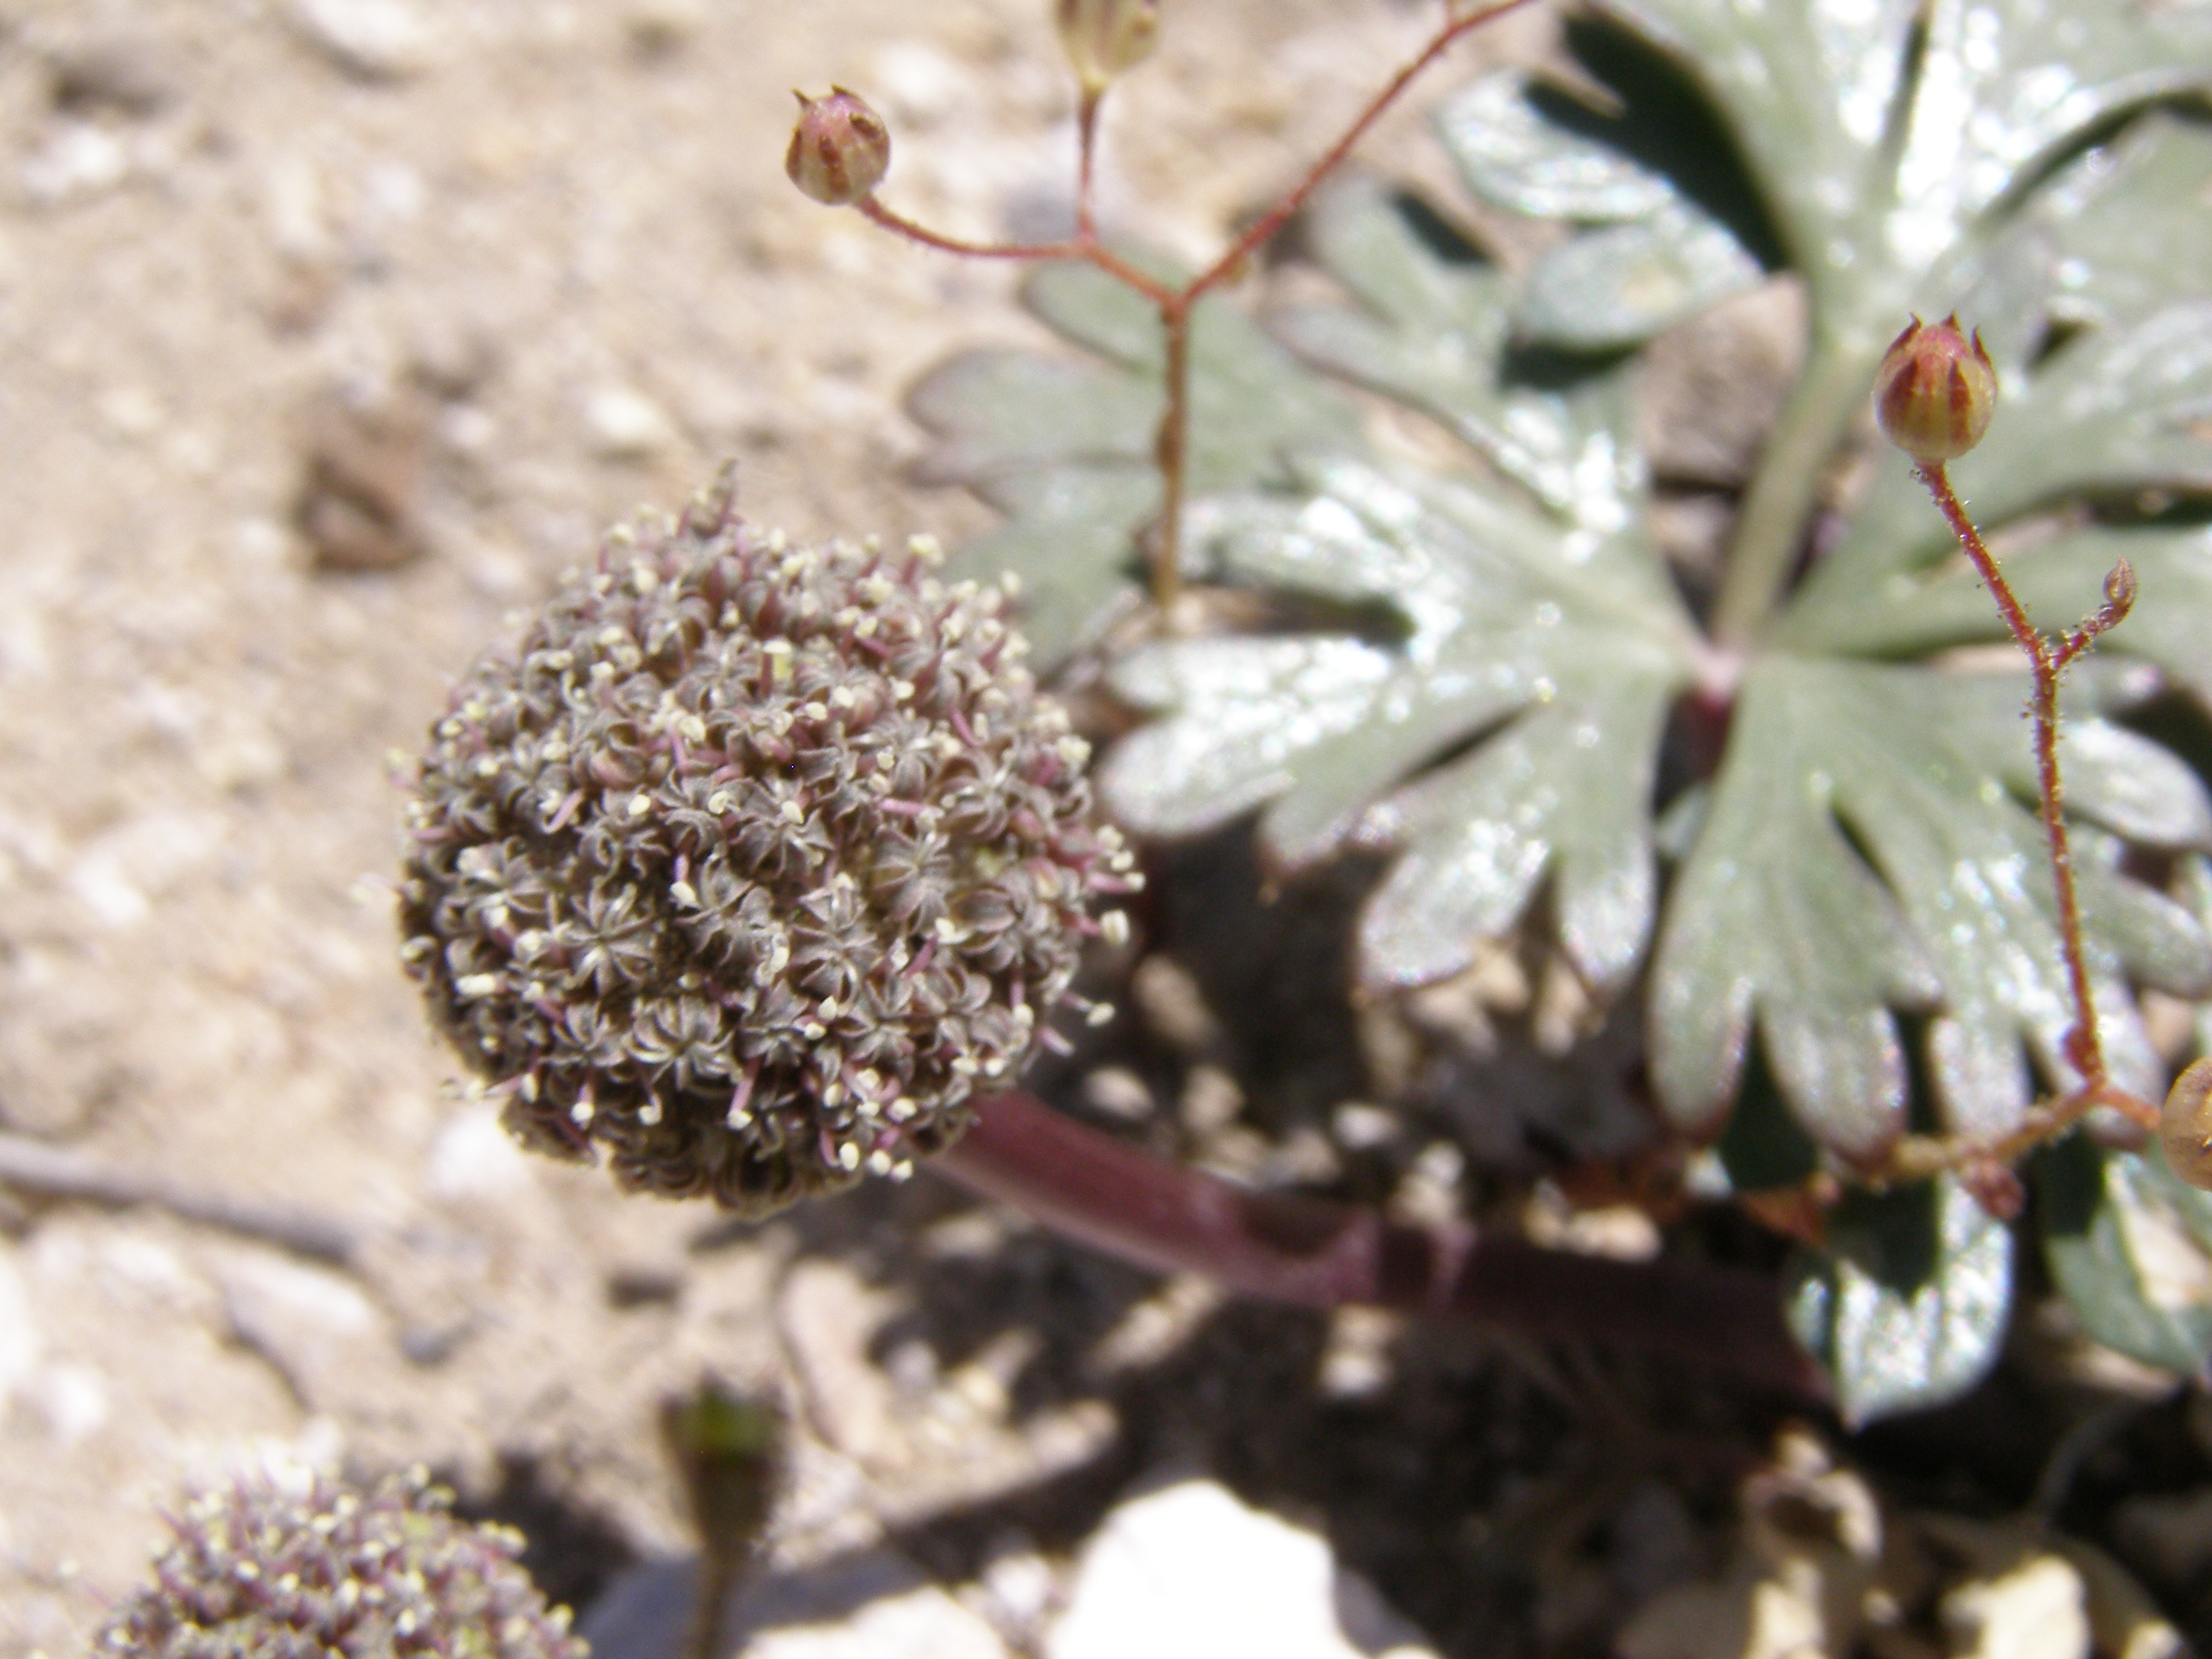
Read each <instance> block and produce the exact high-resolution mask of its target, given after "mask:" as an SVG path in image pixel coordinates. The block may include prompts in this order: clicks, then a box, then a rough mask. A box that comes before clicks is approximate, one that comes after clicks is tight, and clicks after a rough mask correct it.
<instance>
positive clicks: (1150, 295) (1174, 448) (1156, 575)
mask: <svg viewBox="0 0 2212 1659" xmlns="http://www.w3.org/2000/svg"><path fill="white" fill-rule="evenodd" d="M1530 3H1531V0H1493V3H1492V4H1490V5H1487V6H1482V7H1479V8H1478V9H1475V10H1474V11H1471V12H1469V13H1468V14H1467V15H1465V16H1463V17H1459V18H1450V19H1448V20H1447V21H1445V23H1444V24H1443V27H1441V28H1439V29H1438V30H1437V33H1435V35H1434V36H1433V37H1431V40H1430V41H1429V43H1428V45H1427V46H1424V47H1423V48H1422V49H1421V51H1420V52H1419V53H1418V54H1417V55H1416V56H1415V57H1414V58H1413V60H1412V61H1411V62H1410V63H1408V64H1406V66H1405V67H1404V68H1402V69H1401V70H1399V71H1398V73H1397V74H1396V75H1395V76H1392V77H1391V78H1390V81H1389V84H1388V85H1386V86H1385V87H1383V89H1382V90H1381V91H1380V92H1378V93H1376V94H1375V95H1374V96H1373V97H1372V98H1370V99H1369V100H1368V101H1367V104H1366V106H1365V107H1364V109H1362V110H1361V111H1360V112H1359V114H1358V116H1357V117H1356V118H1354V119H1353V121H1352V125H1350V126H1349V127H1347V128H1346V129H1345V131H1344V133H1343V136H1342V137H1340V138H1338V139H1337V141H1336V143H1334V144H1332V145H1330V146H1329V148H1328V150H1327V151H1326V152H1325V153H1324V154H1323V155H1322V157H1321V159H1320V160H1319V161H1316V162H1315V163H1314V164H1313V165H1312V166H1311V167H1308V168H1307V169H1306V172H1305V174H1304V177H1303V178H1301V179H1299V180H1298V182H1297V184H1295V185H1292V186H1291V189H1290V190H1289V191H1287V192H1286V193H1285V195H1284V196H1283V197H1281V198H1280V199H1279V200H1278V201H1277V202H1276V203H1275V204H1274V205H1273V207H1271V208H1269V209H1268V210H1267V212H1265V213H1264V214H1262V215H1261V216H1260V217H1259V218H1258V219H1256V220H1255V221H1254V222H1252V223H1251V224H1250V225H1249V226H1247V227H1246V228H1245V229H1244V231H1243V234H1241V235H1239V236H1238V237H1237V239H1236V240H1234V241H1233V242H1231V244H1230V245H1229V246H1228V247H1227V248H1226V249H1225V251H1224V252H1222V254H1221V255H1220V257H1219V258H1217V259H1215V260H1214V262H1213V263H1212V264H1210V265H1208V266H1207V267H1206V269H1205V270H1203V271H1200V273H1199V274H1198V275H1197V276H1194V277H1193V278H1192V279H1191V280H1190V282H1189V283H1187V284H1185V285H1184V286H1183V287H1182V288H1181V289H1170V288H1169V287H1167V286H1165V285H1164V284H1163V283H1158V282H1156V281H1154V280H1153V279H1152V277H1150V276H1146V275H1145V273H1144V272H1142V271H1140V270H1138V269H1137V268H1136V267H1135V266H1133V265H1132V264H1129V263H1128V262H1127V260H1124V259H1122V258H1119V257H1118V256H1116V255H1115V254H1114V253H1112V252H1109V250H1108V249H1107V248H1106V247H1105V246H1103V245H1102V244H1101V243H1100V241H1099V240H1098V226H1097V212H1096V208H1095V203H1094V196H1093V191H1092V172H1093V167H1094V165H1095V162H1096V160H1097V137H1098V111H1099V106H1100V103H1101V101H1102V100H1103V97H1104V95H1105V94H1104V93H1103V91H1100V92H1090V91H1086V92H1085V94H1083V99H1082V102H1081V103H1080V104H1079V106H1077V110H1076V136H1077V154H1078V160H1077V163H1076V188H1075V234H1074V235H1073V236H1072V237H1070V238H1069V239H1068V240H1066V241H1060V242H971V241H968V240H964V239H963V238H961V237H957V236H945V235H940V234H939V233H938V232H936V231H933V230H929V229H927V228H924V227H922V226H921V225H919V224H916V223H915V222H914V221H913V220H911V219H908V218H907V217H905V216H903V215H902V214H899V213H896V212H894V211H893V210H890V208H887V207H885V206H884V204H882V203H880V202H878V201H877V200H876V198H875V197H872V196H870V197H866V199H864V200H863V201H861V202H860V204H858V205H859V207H860V211H861V212H862V213H863V214H865V215H866V216H867V217H868V218H869V219H870V220H872V221H873V222H875V223H876V224H878V225H880V226H882V227H883V228H884V229H885V230H889V231H892V232H894V233H896V234H898V235H901V236H903V237H905V238H906V239H907V240H908V241H913V242H919V243H921V245H922V246H924V247H932V248H935V249H937V250H938V251H939V252H944V253H953V254H958V255H961V256H963V257H964V258H972V259H1035V260H1049V259H1085V260H1088V261H1089V262H1090V263H1091V264H1094V265H1096V266H1097V267H1098V268H1099V269H1100V270H1103V271H1105V272H1106V273H1107V274H1108V275H1109V276H1113V277H1115V279H1116V280H1118V281H1120V282H1121V283H1126V284H1127V286H1128V287H1130V288H1132V289H1135V290H1136V291H1137V292H1138V293H1139V294H1141V295H1144V297H1145V298H1146V299H1147V300H1149V301H1152V304H1153V305H1154V306H1155V307H1158V311H1159V313H1160V327H1161V330H1162V331H1163V332H1164V334H1165V336H1166V363H1165V367H1164V378H1165V380H1166V392H1167V406H1166V409H1165V410H1164V411H1163V413H1162V414H1161V416H1160V424H1159V430H1158V437H1157V439H1156V441H1155V445H1154V453H1155V454H1156V456H1157V458H1158V466H1159V470H1160V517H1159V521H1158V527H1157V528H1156V530H1155V531H1154V532H1153V535H1152V549H1151V552H1150V555H1149V557H1148V563H1149V565H1150V568H1151V574H1152V602H1153V604H1154V605H1156V606H1158V609H1159V610H1160V611H1162V612H1163V613H1165V612H1167V611H1170V610H1171V609H1172V607H1173V606H1174V605H1175V602H1176V599H1177V598H1178V597H1179V596H1180V594H1181V592H1182V503H1183V496H1184V494H1185V492H1186V489H1187V484H1186V475H1187V474H1188V459H1189V450H1190V316H1191V309H1192V307H1194V305H1195V304H1196V303H1197V302H1198V301H1199V300H1200V297H1202V296H1203V295H1206V294H1207V293H1208V292H1210V291H1211V290H1212V289H1216V288H1218V287H1219V286H1220V285H1221V284H1222V283H1225V282H1229V281H1231V280H1232V279H1233V278H1235V277H1236V276H1238V275H1239V274H1241V273H1242V272H1243V270H1244V268H1245V264H1246V262H1247V261H1248V260H1249V258H1251V257H1252V255H1253V254H1254V253H1255V252H1258V251H1259V249H1260V248H1261V247H1262V246H1265V245H1266V244H1267V241H1268V240H1269V239H1270V238H1272V237H1273V235H1274V234H1276V233H1277V232H1278V231H1279V230H1281V229H1282V228H1283V227H1284V226H1285V225H1286V224H1288V223H1289V222H1290V221H1291V216H1293V215H1294V214H1296V213H1297V210H1299V209H1300V208H1302V207H1304V205H1305V204H1306V201H1307V199H1308V198H1309V197H1311V196H1312V194H1313V193H1314V191H1316V189H1317V188H1319V187H1320V185H1321V182H1322V179H1326V178H1327V177H1328V175H1329V174H1330V173H1333V172H1334V171H1335V170H1336V168H1337V167H1339V166H1340V165H1341V164H1342V162H1343V161H1344V159H1345V157H1346V156H1347V155H1350V154H1351V153H1352V146H1353V145H1355V144H1357V143H1358V142H1359V141H1360V140H1361V139H1362V138H1363V137H1366V135H1367V132H1368V130H1369V129H1370V128H1371V127H1372V126H1373V125H1375V123H1376V121H1378V120H1380V119H1381V118H1382V117H1383V112H1385V111H1386V110H1388V109H1389V107H1390V106H1391V105H1392V104H1393V103H1395V101H1397V100H1398V98H1399V96H1400V95H1401V94H1403V93H1404V91H1405V90H1406V88H1407V87H1409V86H1411V85H1412V84H1413V82H1414V81H1415V80H1416V79H1418V78H1419V76H1420V75H1421V73H1422V71H1423V70H1426V69H1427V68H1428V67H1429V66H1430V65H1431V64H1433V63H1435V62H1436V61H1437V59H1438V58H1441V57H1443V54H1444V53H1445V52H1447V51H1449V49H1450V48H1451V46H1452V45H1453V44H1454V43H1455V41H1457V40H1459V38H1460V37H1461V36H1462V35H1464V34H1467V33H1471V32H1472V31H1474V29H1477V28H1479V27H1481V26H1482V25H1483V24H1485V23H1488V22H1492V21H1495V20H1496V19H1498V18H1500V17H1503V16H1504V15H1505V14H1506V13H1508V12H1510V11H1518V10H1519V9H1521V8H1522V7H1523V6H1525V5H1528V4H1530Z"/></svg>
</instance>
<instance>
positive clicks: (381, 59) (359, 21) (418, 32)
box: [292, 0, 431, 80]
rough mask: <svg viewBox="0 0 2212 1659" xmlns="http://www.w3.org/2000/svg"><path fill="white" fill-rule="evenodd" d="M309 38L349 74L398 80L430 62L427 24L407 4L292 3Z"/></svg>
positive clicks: (388, 0) (367, 0) (402, 0)
mask: <svg viewBox="0 0 2212 1659" xmlns="http://www.w3.org/2000/svg"><path fill="white" fill-rule="evenodd" d="M292 16H293V21H295V24H296V25H297V26H298V27H299V30H300V33H301V34H302V35H304V36H305V37H306V38H307V40H308V41H309V42H310V43H311V44H312V45H313V46H315V47H316V49H317V50H319V52H322V53H323V54H324V56H325V57H326V58H329V59H330V60H331V62H332V63H334V64H337V66H338V67H339V68H340V69H342V70H345V71H346V72H347V73H348V74H350V75H358V76H364V77H366V78H368V79H370V80H397V79H398V78H400V77H402V76H409V75H413V74H415V73H416V72H417V71H419V70H422V69H423V68H424V67H426V66H427V64H428V62H429V56H430V46H431V35H430V24H429V21H428V19H427V18H426V17H425V16H424V15H422V12H420V11H418V10H417V9H416V8H415V7H414V6H413V5H411V4H410V3H408V0H293V6H292Z"/></svg>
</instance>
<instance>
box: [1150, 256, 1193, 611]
mask: <svg viewBox="0 0 2212 1659" xmlns="http://www.w3.org/2000/svg"><path fill="white" fill-rule="evenodd" d="M1190 297H1191V296H1190V293H1189V291H1188V289H1186V290H1185V291H1184V292H1183V293H1182V294H1179V295H1176V299H1175V303H1174V304H1172V305H1164V306H1162V307H1160V327H1161V329H1162V330H1163V331H1164V332H1165V334H1166V336H1167V361H1166V363H1165V365H1164V376H1165V379H1166V381H1167V392H1168V406H1167V408H1166V409H1165V410H1164V411H1163V412H1162V413H1161V416H1160V431H1159V437H1158V445H1157V451H1156V453H1155V457H1154V459H1155V460H1156V462H1157V463H1158V466H1159V469H1160V523H1159V530H1158V534H1157V536H1156V537H1155V538H1154V540H1153V544H1152V603H1153V604H1154V605H1158V607H1159V609H1160V611H1161V614H1162V615H1165V614H1167V613H1168V612H1169V611H1170V610H1171V609H1172V608H1173V607H1174V605H1175V603H1176V600H1177V599H1180V598H1182V497H1183V489H1184V487H1185V485H1184V477H1185V475H1186V473H1187V471H1188V467H1187V465H1186V463H1187V462H1188V459H1189V455H1190Z"/></svg>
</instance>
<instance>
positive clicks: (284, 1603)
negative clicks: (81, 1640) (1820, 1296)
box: [94, 1468, 586, 1659]
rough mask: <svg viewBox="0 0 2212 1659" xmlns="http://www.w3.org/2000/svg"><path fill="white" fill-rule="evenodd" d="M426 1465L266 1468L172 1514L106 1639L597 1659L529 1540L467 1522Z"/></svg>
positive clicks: (292, 1652)
mask: <svg viewBox="0 0 2212 1659" xmlns="http://www.w3.org/2000/svg"><path fill="white" fill-rule="evenodd" d="M452 1502H453V1495H452V1494H451V1493H450V1492H446V1491H445V1490H443V1489H442V1488H441V1487H438V1486H433V1485H431V1484H430V1480H429V1477H428V1474H427V1473H426V1472H424V1471H423V1470H421V1469H419V1468H418V1469H416V1470H413V1471H411V1472H410V1473H409V1474H404V1475H391V1476H387V1477H386V1479H385V1480H382V1481H380V1483H378V1484H377V1485H376V1486H374V1488H372V1489H371V1490H370V1491H368V1492H356V1491H355V1490H353V1489H352V1488H350V1487H349V1486H343V1485H342V1484H340V1483H338V1482H337V1481H334V1480H329V1479H327V1478H326V1477H324V1476H321V1475H311V1474H307V1473H305V1472H304V1471H303V1472H301V1473H299V1474H296V1475H295V1476H293V1477H291V1478H289V1479H278V1478H274V1477H271V1476H268V1475H258V1476H255V1477H252V1478H251V1479H246V1480H240V1481H239V1482H237V1483H236V1484H235V1485H234V1486H229V1487H227V1488H222V1489H219V1490H216V1491H211V1492H204V1493H202V1494H200V1495H198V1496H196V1497H194V1498H191V1500H190V1501H189V1502H188V1503H186V1504H185V1507H184V1509H183V1510H182V1511H181V1512H180V1513H179V1514H177V1515H175V1516H172V1517H171V1518H170V1521H169V1530H170V1533H171V1538H170V1541H169V1542H168V1543H167V1545H166V1546H165V1547H163V1548H161V1550H160V1551H159V1552H158V1553H156V1555H155V1559H154V1573H153V1582H152V1583H149V1584H144V1585H142V1586H141V1587H140V1588H139V1589H137V1590H136V1591H134V1592H133V1593H132V1594H131V1595H128V1596H126V1597H125V1599H124V1600H123V1601H122V1602H121V1603H120V1604H119V1605H118V1607H116V1609H115V1611H114V1612H113V1613H112V1615H111V1616H110V1617H109V1619H108V1621H107V1624H106V1626H105V1627H104V1628H103V1629H102V1630H101V1632H100V1637H99V1638H98V1640H97V1642H96V1643H95V1644H94V1653H95V1654H96V1655H100V1656H103V1659H122V1656H130V1659H304V1656H314V1659H413V1656H416V1655H421V1656H423V1659H432V1656H435V1659H584V1656H585V1653H586V1648H585V1644H583V1643H582V1642H581V1641H580V1640H579V1639H578V1638H575V1637H574V1636H572V1635H571V1634H570V1633H569V1631H568V1609H567V1608H566V1607H553V1608H549V1607H547V1606H546V1605H545V1598H544V1595H542V1594H541V1593H540V1592H539V1590H538V1587H537V1585H535V1584H533V1583H531V1581H530V1575H529V1574H527V1573H526V1572H525V1571H523V1570H522V1568H521V1566H520V1565H518V1563H517V1561H516V1559H515V1558H516V1556H517V1555H518V1554H520V1552H521V1548H522V1539H521V1536H520V1534H517V1533H514V1532H513V1531H511V1530H509V1529H507V1528H501V1527H492V1526H474V1525H471V1524H470V1523H468V1522H465V1521H459V1520H456V1519H455V1518H454V1516H453V1513H452V1511H451V1509H450V1507H449V1506H450V1504H452Z"/></svg>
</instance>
